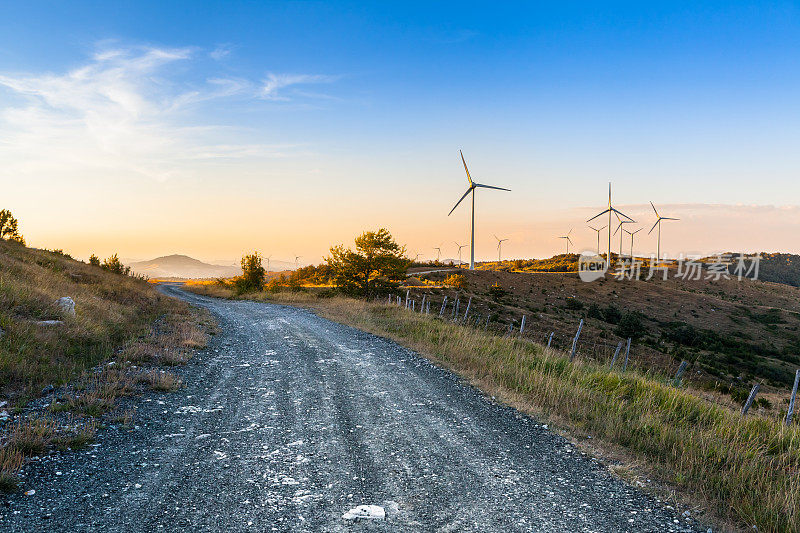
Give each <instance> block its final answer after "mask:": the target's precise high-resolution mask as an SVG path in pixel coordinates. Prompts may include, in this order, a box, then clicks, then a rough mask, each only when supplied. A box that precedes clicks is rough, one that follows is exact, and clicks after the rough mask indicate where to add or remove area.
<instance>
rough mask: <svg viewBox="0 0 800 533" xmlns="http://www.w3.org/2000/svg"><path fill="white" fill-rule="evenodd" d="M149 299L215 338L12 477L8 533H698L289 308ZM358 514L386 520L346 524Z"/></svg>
mask: <svg viewBox="0 0 800 533" xmlns="http://www.w3.org/2000/svg"><path fill="white" fill-rule="evenodd" d="M163 290H164V291H165V292H166V293H168V294H170V295H173V296H176V297H179V298H183V299H185V300H188V301H189V302H191V303H192V304H195V305H199V306H203V307H206V308H208V309H209V310H210V311H211V312H212V313H213V314H214V315H215V316H216V317H217V319H218V320H219V324H220V328H221V331H222V333H221V334H219V335H217V336H216V337H215V338H214V340H213V341H212V343H211V345H210V346H209V348H208V349H206V350H204V351H203V352H201V353H200V354H198V356H197V357H195V359H193V360H192V362H191V363H190V364H189V365H187V366H186V367H185V368H184V369H182V373H183V374H184V379H185V380H186V382H187V386H186V387H185V388H183V389H181V390H179V391H178V392H175V393H171V394H156V393H152V394H148V395H146V396H145V397H144V398H141V399H139V400H137V402H138V404H139V406H140V407H139V408H138V411H137V415H136V421H137V424H136V426H135V428H134V429H132V430H130V431H124V430H122V429H119V428H117V429H115V428H110V429H108V430H106V431H102V432H100V433H101V434H100V438H99V440H98V444H97V445H96V447H94V448H93V449H92V450H90V451H87V452H78V453H67V454H55V455H51V456H49V457H47V458H45V459H43V460H41V461H38V462H36V463H34V464H32V465H30V466H29V467H26V480H27V481H26V483H25V484H26V488H35V490H36V493H35V494H34V495H32V496H25V495H22V494H17V495H14V496H11V497H7V498H6V499H5V501H4V503H5V505H4V506H3V507H2V508H0V515H1V516H0V530H4V531H39V530H61V531H126V532H134V531H142V532H144V531H148V532H149V531H198V530H200V531H225V532H237V531H481V532H490V531H503V532H507V531H547V532H555V531H570V532H575V531H596V532H621V531H637V532H638V531H652V532H664V531H705V528H700V526H699V525H698V524H696V523H695V522H694V521H692V520H689V519H686V518H683V517H681V516H678V515H677V514H676V511H674V510H672V509H670V508H667V507H665V505H664V504H661V503H658V502H656V501H655V500H653V499H652V498H651V497H649V496H647V495H646V494H644V493H642V492H640V491H638V490H636V489H634V488H632V487H630V486H628V485H626V484H624V483H622V482H621V481H619V480H617V479H615V478H613V477H612V476H611V475H609V474H608V472H607V470H606V469H605V468H603V467H602V466H601V465H599V464H598V463H597V462H596V461H594V460H593V459H590V458H588V457H586V456H583V455H582V454H581V453H580V452H578V451H577V450H575V449H574V448H573V447H572V446H571V445H570V444H569V443H568V442H567V441H566V440H564V439H563V438H561V437H559V436H557V435H555V434H553V433H551V432H550V431H548V430H547V429H546V428H544V427H542V426H541V425H540V424H538V423H537V422H536V421H535V420H533V419H531V418H529V417H527V416H523V415H520V414H519V413H518V412H517V411H515V410H514V409H511V408H508V407H504V406H502V405H498V404H496V403H493V402H492V401H491V400H489V399H487V398H486V397H484V396H483V395H481V394H480V393H479V392H478V391H476V390H475V389H473V388H472V387H470V386H469V385H467V384H465V383H464V382H463V381H462V380H460V379H459V378H457V377H456V376H454V375H453V374H451V373H450V372H447V371H445V370H442V369H440V368H438V367H436V366H434V365H432V364H430V363H429V362H428V361H427V360H425V359H424V358H422V357H420V356H418V355H416V354H414V353H413V352H411V351H409V350H407V349H405V348H402V347H400V346H398V345H397V344H395V343H393V342H391V341H388V340H386V339H382V338H379V337H375V336H373V335H369V334H367V333H363V332H360V331H358V330H355V329H352V328H349V327H346V326H342V325H339V324H336V323H333V322H330V321H327V320H325V319H322V318H319V317H317V316H315V315H314V314H313V313H311V312H309V311H305V310H301V309H296V308H291V307H284V306H278V305H270V304H264V303H256V302H248V301H226V300H217V299H212V298H206V297H201V296H197V295H193V294H188V293H185V292H183V291H181V290H180V289H179V288H177V287H176V286H174V285H167V286H164V287H163ZM360 504H374V505H380V506H382V507H384V509H385V510H386V513H387V516H386V519H385V520H383V521H359V522H356V523H353V522H349V521H345V520H343V518H342V514H343V513H345V512H346V511H348V510H349V509H351V508H353V507H356V506H357V505H360Z"/></svg>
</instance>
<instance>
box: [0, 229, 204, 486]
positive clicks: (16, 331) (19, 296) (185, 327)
mask: <svg viewBox="0 0 800 533" xmlns="http://www.w3.org/2000/svg"><path fill="white" fill-rule="evenodd" d="M62 296H69V297H71V298H72V299H73V300H74V301H75V311H76V314H75V316H70V315H67V314H64V313H62V312H61V311H60V310H59V309H58V307H57V305H56V304H55V302H56V300H58V298H60V297H62ZM45 320H47V321H53V320H55V321H58V322H57V323H56V324H55V325H46V324H43V323H42V322H41V321H45ZM215 332H216V326H215V324H214V321H213V318H212V317H211V315H210V314H209V313H208V312H207V311H204V310H199V309H193V308H191V307H190V306H189V305H188V304H186V303H185V302H182V301H179V300H176V299H173V298H170V297H167V296H164V295H162V294H161V293H160V292H159V291H158V290H157V289H156V287H155V286H154V285H152V284H150V283H148V282H147V281H145V280H142V279H136V278H132V277H128V276H122V275H119V274H113V273H110V272H107V271H105V270H103V269H101V268H99V267H95V266H92V265H88V264H84V263H81V262H78V261H75V260H73V259H71V258H70V257H69V256H67V255H64V254H62V253H60V252H50V251H46V250H38V249H33V248H26V247H24V246H22V245H19V244H17V243H12V242H8V241H5V240H1V239H0V400H4V401H5V402H6V403H5V404H4V405H5V407H4V408H5V409H6V410H8V411H10V412H12V413H13V420H12V421H11V422H8V423H7V424H6V425H5V426H4V427H2V428H0V491H11V490H14V489H15V488H16V486H17V483H18V477H17V473H18V472H19V470H20V468H21V467H22V465H23V463H24V460H25V459H26V458H28V457H32V456H36V455H42V454H46V453H48V452H49V451H50V450H51V449H53V448H55V449H60V450H66V449H80V448H82V447H85V446H86V445H87V444H88V443H90V442H91V441H92V440H93V439H94V435H95V433H96V430H97V427H98V425H99V424H102V423H103V421H106V420H108V421H113V420H118V421H120V422H121V423H122V425H124V426H126V427H127V426H129V425H130V424H131V420H132V416H133V411H132V410H130V409H128V410H126V411H124V412H122V413H120V412H118V409H117V407H118V405H117V404H118V401H119V400H120V399H121V398H123V397H126V396H130V395H133V394H138V393H140V392H142V391H143V390H147V389H149V390H156V391H165V392H166V391H172V390H176V389H177V388H179V387H180V386H181V383H182V382H181V379H180V378H179V377H178V376H177V375H176V374H174V373H172V372H165V371H161V370H158V369H157V367H162V366H170V367H172V366H175V365H181V364H184V363H186V362H187V361H189V359H190V358H191V357H192V355H193V353H194V350H197V349H200V348H203V347H205V346H206V345H207V343H208V339H209V335H210V334H213V333H215ZM43 394H52V396H53V398H52V401H51V403H50V405H49V406H48V407H46V408H40V407H33V408H30V407H26V406H27V404H28V402H29V400H31V399H33V398H36V397H39V396H41V395H43Z"/></svg>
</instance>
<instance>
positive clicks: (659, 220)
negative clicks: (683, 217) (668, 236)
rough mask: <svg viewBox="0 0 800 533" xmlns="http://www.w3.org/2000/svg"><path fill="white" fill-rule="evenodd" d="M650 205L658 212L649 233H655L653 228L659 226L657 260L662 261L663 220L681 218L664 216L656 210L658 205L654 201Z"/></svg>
mask: <svg viewBox="0 0 800 533" xmlns="http://www.w3.org/2000/svg"><path fill="white" fill-rule="evenodd" d="M650 205H651V206H653V211H655V213H656V223H655V224H653V227H652V228H650V231H648V232H647V234H648V235H650V234H651V233H653V230H654V229H656V226H658V245H657V247H656V260H658V261H661V221H662V220H680V219H679V218H670V217H662V216H661V215H659V214H658V211H656V206H654V205H653V202H650Z"/></svg>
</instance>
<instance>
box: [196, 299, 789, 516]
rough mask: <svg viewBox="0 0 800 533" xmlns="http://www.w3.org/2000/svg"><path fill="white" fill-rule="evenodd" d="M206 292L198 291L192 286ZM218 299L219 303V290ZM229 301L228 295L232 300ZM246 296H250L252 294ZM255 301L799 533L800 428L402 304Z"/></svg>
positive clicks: (697, 495)
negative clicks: (467, 385) (347, 333)
mask: <svg viewBox="0 0 800 533" xmlns="http://www.w3.org/2000/svg"><path fill="white" fill-rule="evenodd" d="M187 289H189V290H192V291H194V292H198V293H201V294H202V293H205V294H209V292H205V291H206V288H205V286H202V285H201V286H195V285H191V284H189V285H187ZM212 292H213V295H215V296H217V295H221V294H225V293H224V292H223V291H222V290H221V289H220V288H219V287H215V288H213V291H212ZM227 296H228V297H231V296H232V294H227ZM245 297H248V298H251V296H250V295H245ZM251 299H257V300H268V301H272V302H274V303H284V304H290V305H307V306H310V307H312V308H313V309H315V311H316V312H318V313H319V314H320V315H321V316H323V317H325V318H328V319H331V320H334V321H337V322H340V323H344V324H347V325H350V326H353V327H356V328H358V329H361V330H363V331H367V332H370V333H374V334H376V335H380V336H384V337H388V338H391V339H393V340H395V341H397V342H399V343H401V344H403V345H405V346H408V347H409V348H412V349H414V350H416V351H418V352H420V353H422V354H426V355H427V356H429V357H431V358H432V359H434V360H435V361H437V362H439V363H441V364H442V365H444V366H446V367H448V368H450V369H452V370H454V371H455V372H457V373H459V374H461V375H462V376H464V377H466V378H467V379H469V380H470V381H471V382H472V383H473V384H475V385H476V386H478V387H479V388H481V389H483V390H484V391H486V392H489V393H491V394H494V395H496V396H498V397H500V398H502V399H503V400H504V401H506V402H508V403H511V404H513V405H515V406H516V407H517V408H520V409H522V410H524V411H527V412H529V413H532V414H535V415H536V416H538V417H540V418H542V419H544V420H546V421H549V422H551V423H553V424H555V425H559V426H561V427H564V428H566V429H567V430H569V431H570V432H571V433H573V434H575V435H581V434H583V435H585V434H589V435H591V436H592V437H593V439H600V440H601V441H602V442H605V443H608V444H612V445H617V446H621V447H623V448H624V449H625V450H627V453H629V454H630V455H631V456H632V457H633V458H634V459H636V460H639V461H642V462H643V463H644V464H647V465H649V468H651V469H652V470H653V472H654V473H655V474H656V475H657V477H658V478H659V479H661V480H664V481H666V482H668V483H669V484H671V485H673V486H675V487H677V488H679V489H681V490H682V491H684V492H685V493H690V494H691V495H692V496H693V499H695V500H698V501H701V502H703V503H704V504H706V505H707V506H708V507H709V508H710V509H711V512H712V514H714V515H716V516H718V517H720V518H722V519H724V520H730V521H733V522H734V523H736V524H739V525H741V526H742V527H748V528H750V527H752V526H756V527H757V528H758V530H760V531H775V532H790V531H800V483H798V481H797V480H798V476H800V426H798V424H796V423H795V424H793V425H791V426H789V427H787V426H785V425H784V424H783V423H782V421H781V420H780V419H779V417H777V416H771V417H761V416H748V417H746V418H743V417H741V416H740V415H739V413H738V412H737V411H735V410H732V409H729V408H726V407H724V406H721V405H716V404H714V403H712V402H710V401H708V400H706V399H704V398H702V397H700V396H697V395H696V394H693V393H692V391H690V390H687V389H685V388H676V387H672V386H670V384H669V380H668V379H667V377H666V376H663V375H659V374H650V373H646V372H641V371H639V370H634V371H629V372H626V373H624V374H622V373H619V372H616V371H609V370H608V367H607V366H606V365H605V364H601V363H598V362H594V361H590V360H583V359H580V358H578V359H576V360H575V361H574V362H572V363H570V361H569V359H568V357H567V355H566V354H565V353H563V352H559V351H556V350H550V349H548V348H545V347H543V346H542V345H539V344H536V343H533V342H530V341H528V340H523V339H519V338H515V337H501V336H497V335H493V334H490V333H486V332H484V331H482V330H476V329H472V328H468V327H463V326H459V325H456V324H454V323H452V322H450V321H444V320H440V319H438V318H432V317H430V316H424V315H419V314H415V313H409V312H407V311H405V310H403V309H401V308H399V307H395V306H386V305H382V304H377V303H369V302H364V301H358V300H352V299H347V298H341V297H334V298H317V297H316V296H314V294H313V293H306V292H301V293H288V292H279V293H272V294H271V293H265V292H264V293H258V294H255V295H252V298H251Z"/></svg>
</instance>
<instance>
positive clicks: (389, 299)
mask: <svg viewBox="0 0 800 533" xmlns="http://www.w3.org/2000/svg"><path fill="white" fill-rule="evenodd" d="M375 301H376V302H378V303H383V304H384V305H387V306H396V307H400V308H402V309H405V310H407V311H408V312H411V313H417V314H421V315H424V316H428V317H431V319H437V320H447V321H450V322H452V323H455V324H460V325H462V326H463V327H468V328H473V329H476V330H483V331H485V332H487V333H491V334H494V335H500V336H504V337H514V338H518V339H525V340H529V341H531V342H535V343H537V344H543V345H545V346H547V347H548V348H551V349H553V350H556V351H562V352H565V353H568V354H569V359H570V361H572V360H574V359H575V358H576V357H580V358H587V359H592V360H594V361H598V362H605V363H607V364H608V365H609V370H611V369H614V370H616V371H621V372H625V371H627V370H628V369H629V368H632V367H637V368H638V369H641V370H645V371H649V370H652V368H647V367H646V366H643V365H642V362H641V361H638V360H637V358H636V356H635V354H634V353H633V352H632V348H633V349H635V348H636V346H635V345H633V346H632V339H631V338H627V339H622V340H617V341H610V340H608V339H602V338H598V337H597V335H591V336H590V335H587V334H585V333H584V332H583V326H584V320H583V319H580V322H578V323H576V324H574V328H575V330H574V331H575V332H574V333H567V332H565V331H564V329H565V327H567V325H566V324H564V323H561V324H560V327H556V326H555V324H543V323H542V321H539V320H534V316H535V315H536V313H531V314H530V315H527V314H520V315H518V318H510V317H508V316H506V317H503V316H501V314H500V313H498V312H497V311H496V310H492V309H491V308H489V307H488V306H487V305H486V304H485V303H480V302H478V301H475V302H474V303H473V297H465V296H464V295H463V294H462V293H456V294H455V295H453V296H449V295H443V296H441V297H437V295H435V294H432V293H423V294H422V295H415V297H413V298H412V297H411V291H410V290H407V291H406V294H405V296H402V295H396V294H393V295H390V296H376V297H375ZM688 366H689V363H688V361H681V363H680V365H679V366H678V369H677V371H676V372H675V374H674V377H673V378H672V379H671V383H672V385H673V386H679V385H680V384H681V383H682V379H683V375H684V373H685V372H686V370H687V368H688ZM799 385H800V369H798V370H797V371H796V373H795V380H794V387H793V388H792V392H791V396H790V401H789V409H788V412H787V414H786V417H785V420H784V422H785V423H786V424H787V425H788V424H790V423H791V421H792V417H793V413H794V409H795V399H796V396H797V391H798V386H799ZM759 388H760V385H759V384H755V385H754V386H753V388H752V389H751V391H750V394H749V395H748V398H747V401H746V402H745V404H744V406H743V407H742V411H741V414H742V416H745V415H746V414H747V411H748V410H749V408H750V406H751V405H752V403H753V401H754V399H755V396H756V394H757V393H758V391H759Z"/></svg>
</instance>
